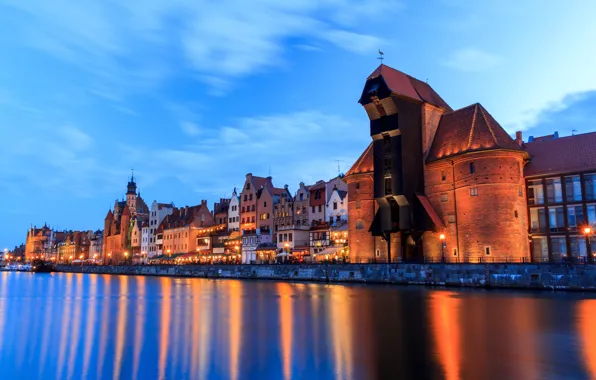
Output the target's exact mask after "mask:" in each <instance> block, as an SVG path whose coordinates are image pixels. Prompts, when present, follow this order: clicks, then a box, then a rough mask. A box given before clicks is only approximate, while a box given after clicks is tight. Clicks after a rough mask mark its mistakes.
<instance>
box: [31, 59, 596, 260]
mask: <svg viewBox="0 0 596 380" xmlns="http://www.w3.org/2000/svg"><path fill="white" fill-rule="evenodd" d="M359 103H360V104H361V105H362V106H363V108H364V110H365V111H366V113H367V115H368V118H369V121H370V125H369V132H370V133H369V136H370V139H371V140H372V142H370V144H369V145H368V146H367V147H366V149H365V150H364V152H363V153H362V154H361V155H360V157H359V158H358V159H357V160H356V162H355V163H354V164H353V166H352V167H351V168H350V170H349V171H348V172H346V173H345V175H339V176H337V177H335V178H332V179H330V180H328V181H322V180H321V181H318V182H316V183H312V184H308V185H307V184H304V183H300V184H299V186H298V188H297V190H296V191H295V192H294V191H291V190H290V189H289V187H288V186H287V185H286V186H283V187H276V186H275V185H274V184H273V179H272V178H271V177H258V176H255V175H253V174H252V173H248V174H247V175H246V177H245V181H244V185H243V186H242V188H241V189H234V191H233V193H232V196H231V197H230V198H225V199H224V198H222V199H220V200H219V201H218V202H215V204H214V205H213V207H212V208H211V209H210V208H209V207H208V205H207V201H205V200H203V201H201V202H200V204H198V205H195V206H190V207H189V206H185V207H176V206H174V205H173V204H171V203H159V202H156V201H154V202H153V203H152V204H151V207H148V206H147V205H146V203H145V202H144V200H143V199H142V198H141V195H140V193H138V192H137V187H136V182H135V179H134V177H131V179H130V181H129V182H128V186H127V193H126V199H123V200H122V201H116V202H115V203H114V207H113V209H112V210H110V211H109V212H108V214H107V216H106V218H105V221H104V229H103V231H102V232H93V233H82V232H54V231H53V230H51V229H50V228H49V227H47V226H44V227H43V228H41V229H36V228H32V229H31V230H30V231H29V234H28V235H27V244H26V252H27V256H28V257H29V256H39V255H40V254H45V253H50V254H53V255H57V256H56V257H58V258H59V259H61V260H63V259H65V258H68V259H71V258H73V259H76V258H82V259H94V258H96V257H99V259H100V260H102V262H104V263H105V262H113V263H122V262H126V261H130V262H148V261H152V260H153V261H158V260H167V261H173V260H175V261H179V262H235V263H258V262H269V261H273V260H298V261H318V260H341V259H348V258H349V260H350V261H352V262H355V261H358V262H363V261H387V260H389V261H393V260H403V261H420V260H433V261H434V260H442V261H450V262H451V261H452V262H479V261H509V260H511V261H526V262H530V261H532V262H545V261H549V262H594V261H595V259H594V256H595V255H596V237H594V228H595V227H596V132H593V133H586V134H581V135H574V136H565V137H562V136H559V135H558V134H557V133H555V134H553V135H548V136H541V137H530V138H529V139H528V141H524V140H523V137H522V133H521V132H517V133H516V135H515V138H513V137H511V136H510V135H509V134H508V133H507V132H506V131H505V130H504V129H503V128H502V127H501V126H500V125H499V123H498V122H497V121H496V120H495V118H493V116H492V115H491V114H490V113H489V112H488V111H487V110H486V109H485V108H484V107H483V106H482V105H480V104H478V103H476V104H472V105H470V106H467V107H463V108H460V109H457V110H453V109H452V108H451V107H450V106H449V104H448V103H447V102H445V100H443V98H441V96H439V94H438V93H437V92H436V91H435V90H434V89H433V88H432V87H431V86H430V85H428V83H425V82H422V81H420V80H418V79H416V78H413V77H411V76H409V75H407V74H404V73H402V72H401V71H398V70H395V69H393V68H391V67H388V66H386V65H381V66H379V67H378V68H377V69H376V70H375V71H374V72H373V73H372V74H371V75H370V76H369V77H368V78H367V79H366V81H365V85H364V89H363V91H362V94H361V97H360V100H359ZM363 135H364V133H363ZM363 145H364V144H363ZM60 246H62V247H63V248H62V251H60V249H59V248H56V247H60ZM99 247H101V249H100V248H99Z"/></svg>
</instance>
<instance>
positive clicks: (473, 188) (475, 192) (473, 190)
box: [470, 186, 478, 197]
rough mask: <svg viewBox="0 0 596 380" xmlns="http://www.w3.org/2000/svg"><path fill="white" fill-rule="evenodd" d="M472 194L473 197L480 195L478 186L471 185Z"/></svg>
mask: <svg viewBox="0 0 596 380" xmlns="http://www.w3.org/2000/svg"><path fill="white" fill-rule="evenodd" d="M470 195H471V196H473V197H476V196H478V188H477V187H475V186H474V187H470Z"/></svg>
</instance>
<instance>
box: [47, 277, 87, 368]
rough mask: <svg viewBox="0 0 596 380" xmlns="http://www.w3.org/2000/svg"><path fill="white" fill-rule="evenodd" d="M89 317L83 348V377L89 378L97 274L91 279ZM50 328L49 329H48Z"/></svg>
mask: <svg viewBox="0 0 596 380" xmlns="http://www.w3.org/2000/svg"><path fill="white" fill-rule="evenodd" d="M89 282H90V283H91V284H90V288H89V294H90V295H89V318H88V320H87V321H86V322H87V323H86V324H85V325H86V329H85V342H84V343H85V347H84V349H83V378H87V374H88V373H89V363H90V361H91V349H92V348H93V342H95V332H96V331H97V329H96V324H97V323H98V321H97V296H96V294H97V276H91V279H90V280H89ZM48 330H49V329H48Z"/></svg>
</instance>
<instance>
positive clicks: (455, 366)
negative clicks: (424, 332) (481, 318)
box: [428, 291, 462, 380]
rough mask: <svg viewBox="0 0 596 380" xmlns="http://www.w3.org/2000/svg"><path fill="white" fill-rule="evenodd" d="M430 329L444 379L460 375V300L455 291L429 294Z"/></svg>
mask: <svg viewBox="0 0 596 380" xmlns="http://www.w3.org/2000/svg"><path fill="white" fill-rule="evenodd" d="M428 300H429V303H428V309H429V311H430V320H431V330H432V334H433V336H434V341H435V345H436V350H437V359H438V361H439V363H440V364H441V367H443V374H444V376H445V379H446V380H456V379H459V378H460V377H461V372H460V371H461V361H462V357H461V330H460V329H461V325H460V309H461V303H462V301H461V300H460V299H459V298H457V294H456V293H455V292H447V291H435V292H432V293H431V294H430V296H429V299H428Z"/></svg>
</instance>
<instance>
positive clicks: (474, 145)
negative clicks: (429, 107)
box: [426, 103, 522, 162]
mask: <svg viewBox="0 0 596 380" xmlns="http://www.w3.org/2000/svg"><path fill="white" fill-rule="evenodd" d="M495 149H507V150H517V151H522V149H521V148H520V147H519V146H518V145H517V144H516V143H515V141H513V139H512V138H511V136H509V135H508V134H507V132H505V130H504V129H503V127H501V126H500V125H499V123H497V121H496V120H495V119H494V118H493V117H492V116H491V114H489V113H488V111H487V110H486V109H484V107H482V106H481V105H480V104H479V103H476V104H472V105H470V106H467V107H464V108H461V109H459V110H456V111H453V112H450V113H447V114H444V115H443V116H441V120H440V121H439V127H438V128H437V133H436V134H435V138H434V140H433V144H432V146H431V148H430V152H429V155H428V158H427V159H426V160H427V162H431V161H436V160H440V159H444V158H447V157H452V156H456V155H460V154H464V153H470V152H479V151H485V150H495Z"/></svg>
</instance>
